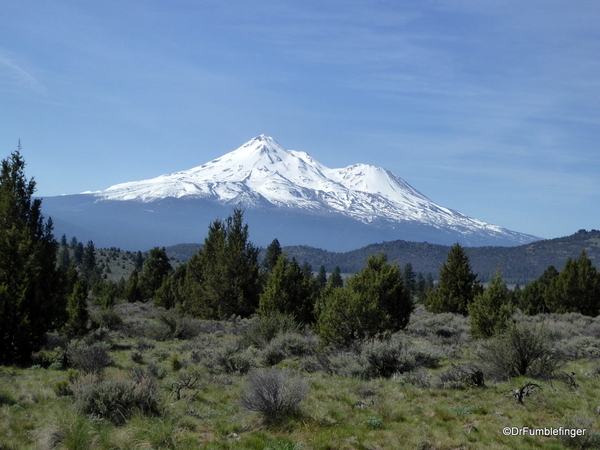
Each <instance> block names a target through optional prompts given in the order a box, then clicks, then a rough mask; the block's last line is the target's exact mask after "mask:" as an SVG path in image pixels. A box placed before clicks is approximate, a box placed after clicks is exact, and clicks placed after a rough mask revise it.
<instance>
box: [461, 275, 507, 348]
mask: <svg viewBox="0 0 600 450" xmlns="http://www.w3.org/2000/svg"><path fill="white" fill-rule="evenodd" d="M468 309H469V315H470V316H471V335H472V336H473V337H482V338H489V337H492V336H494V335H495V334H497V333H500V332H503V331H504V330H506V327H507V326H508V323H509V320H510V317H511V316H512V314H513V313H514V311H515V308H514V306H513V304H512V303H511V302H510V294H509V291H508V288H507V287H506V284H505V283H504V281H503V279H502V273H501V271H500V269H496V272H495V273H494V276H493V277H492V279H491V281H490V283H489V284H488V287H487V289H485V291H484V292H483V293H482V294H477V295H476V296H475V299H474V300H473V302H472V303H470V304H469V306H468Z"/></svg>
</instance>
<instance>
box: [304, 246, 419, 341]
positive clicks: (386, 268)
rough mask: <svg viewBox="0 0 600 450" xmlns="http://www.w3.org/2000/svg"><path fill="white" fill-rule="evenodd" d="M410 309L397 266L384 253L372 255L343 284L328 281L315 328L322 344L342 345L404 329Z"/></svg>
mask: <svg viewBox="0 0 600 450" xmlns="http://www.w3.org/2000/svg"><path fill="white" fill-rule="evenodd" d="M413 309H414V305H413V302H412V300H411V298H410V295H409V294H408V292H407V291H406V290H405V289H404V287H403V283H402V276H401V274H400V269H399V268H398V266H397V265H396V264H393V265H390V264H388V263H387V256H386V255H385V254H384V253H382V254H380V255H379V256H373V255H371V256H370V257H369V259H368V260H367V267H365V268H364V269H363V270H361V271H360V272H359V273H358V274H356V275H354V276H353V277H350V278H349V279H348V281H347V283H346V287H344V288H342V287H336V286H334V285H333V284H332V283H329V284H328V285H327V287H326V288H325V289H324V291H323V293H322V295H321V297H320V298H319V300H318V302H317V305H316V308H315V314H316V319H317V323H316V325H315V330H316V332H317V334H318V335H319V337H320V338H321V341H322V343H324V344H334V345H340V346H344V345H348V344H350V343H352V342H355V341H363V340H365V339H372V338H374V337H377V336H381V335H389V334H391V333H394V332H396V331H399V330H401V329H403V328H404V327H406V325H407V324H408V321H409V318H410V314H411V312H412V311H413Z"/></svg>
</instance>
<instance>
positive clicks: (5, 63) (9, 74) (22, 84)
mask: <svg viewBox="0 0 600 450" xmlns="http://www.w3.org/2000/svg"><path fill="white" fill-rule="evenodd" d="M0 76H1V77H2V78H1V79H2V83H1V84H0V88H2V89H5V90H11V91H14V90H28V91H35V92H37V93H44V92H46V87H45V86H44V85H43V84H42V83H41V82H40V81H38V80H37V79H36V78H35V77H34V76H33V75H31V74H30V73H29V72H28V71H26V70H25V69H23V68H22V67H20V66H19V65H17V64H16V63H15V62H14V61H13V60H11V59H9V58H8V57H7V56H5V55H4V54H3V53H2V51H1V50H0Z"/></svg>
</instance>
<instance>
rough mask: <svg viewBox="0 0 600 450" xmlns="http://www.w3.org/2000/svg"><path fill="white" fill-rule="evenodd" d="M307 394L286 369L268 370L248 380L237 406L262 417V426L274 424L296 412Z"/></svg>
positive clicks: (297, 412)
mask: <svg viewBox="0 0 600 450" xmlns="http://www.w3.org/2000/svg"><path fill="white" fill-rule="evenodd" d="M307 394H308V385H307V384H306V382H305V381H304V380H302V379H301V378H298V377H294V376H292V374H291V372H289V371H287V370H278V369H275V368H271V369H268V370H264V371H259V372H254V373H252V374H251V375H250V376H249V377H248V383H247V385H246V387H245V389H244V392H243V395H242V398H241V400H240V405H241V406H242V407H243V408H245V409H247V410H249V411H255V412H258V413H259V414H261V415H262V417H263V420H264V421H265V423H266V424H270V425H272V424H277V423H281V422H282V421H285V420H286V419H288V418H290V417H293V416H296V415H298V414H299V413H300V403H301V402H302V400H304V398H305V397H306V395H307Z"/></svg>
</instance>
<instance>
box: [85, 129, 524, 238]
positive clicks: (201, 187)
mask: <svg viewBox="0 0 600 450" xmlns="http://www.w3.org/2000/svg"><path fill="white" fill-rule="evenodd" d="M93 194H94V195H95V196H96V198H97V199H98V200H123V201H125V200H137V201H143V202H152V201H155V200H160V199H164V198H168V197H174V198H205V199H210V200H214V201H217V202H219V203H222V204H242V205H244V206H245V207H253V206H261V205H268V204H271V205H275V206H277V207H286V208H293V209H300V210H305V211H312V212H324V213H336V214H340V215H343V216H346V217H351V218H353V219H356V220H359V221H361V222H363V223H367V224H368V223H375V224H377V223H386V224H387V225H392V226H393V223H394V222H396V223H397V222H403V223H406V222H412V223H417V224H425V225H429V226H433V227H436V228H440V229H441V228H444V229H450V230H453V231H457V232H460V233H461V234H466V235H469V234H477V233H481V232H483V233H485V234H487V235H496V236H505V235H508V234H512V235H515V236H516V235H519V233H514V232H510V231H508V230H505V229H504V228H502V227H499V226H496V225H490V224H487V223H485V222H482V221H479V220H477V219H473V218H470V217H467V216H466V215H464V214H462V213H460V212H458V211H454V210H451V209H448V208H445V207H442V206H439V205H437V204H435V203H434V202H432V201H431V200H429V199H428V198H427V197H425V196H424V195H423V194H421V193H420V192H418V191H417V190H415V189H414V188H412V187H411V186H410V185H409V184H408V183H406V182H405V181H404V180H402V179H401V178H400V177H398V176H396V175H394V174H393V173H391V172H389V171H388V170H386V169H383V168H380V167H374V166H370V165H366V164H355V165H352V166H349V167H346V168H343V169H330V168H327V167H325V166H323V165H322V164H320V163H319V162H317V161H316V160H314V159H313V158H312V157H311V156H310V155H309V154H307V153H305V152H300V151H294V150H285V149H283V148H282V147H281V146H280V145H279V144H278V143H277V142H276V141H275V140H274V139H273V138H271V137H269V136H265V135H260V136H258V137H255V138H254V139H252V140H250V141H248V142H246V143H245V144H244V145H242V146H241V147H239V148H238V149H236V150H234V151H232V152H230V153H227V154H225V155H223V156H221V157H220V158H217V159H214V160H213V161H210V162H208V163H206V164H203V165H201V166H199V167H195V168H193V169H189V170H185V171H182V172H176V173H173V174H169V175H161V176H159V177H157V178H154V179H150V180H144V181H135V182H129V183H123V184H118V185H115V186H112V187H110V188H108V189H106V190H104V191H98V192H93ZM521 236H525V235H521ZM515 239H517V240H518V239H519V238H518V237H515ZM522 239H523V242H530V241H531V240H532V239H527V238H525V237H523V238H522Z"/></svg>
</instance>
